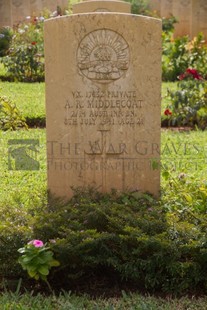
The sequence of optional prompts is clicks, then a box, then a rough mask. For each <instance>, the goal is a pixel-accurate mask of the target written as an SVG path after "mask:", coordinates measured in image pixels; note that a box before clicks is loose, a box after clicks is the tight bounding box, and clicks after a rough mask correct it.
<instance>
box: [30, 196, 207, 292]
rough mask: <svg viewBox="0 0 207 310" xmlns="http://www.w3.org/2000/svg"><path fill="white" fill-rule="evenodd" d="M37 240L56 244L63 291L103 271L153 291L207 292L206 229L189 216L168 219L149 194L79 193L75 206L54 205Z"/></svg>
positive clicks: (38, 225) (42, 218)
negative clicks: (64, 288)
mask: <svg viewBox="0 0 207 310" xmlns="http://www.w3.org/2000/svg"><path fill="white" fill-rule="evenodd" d="M203 225H204V226H205V228H206V224H203ZM34 237H35V238H41V239H42V240H49V239H52V240H54V242H55V243H54V248H53V250H54V251H55V252H56V258H57V259H58V260H59V261H60V263H61V266H60V267H59V269H58V268H57V269H58V270H57V272H56V273H54V275H53V283H57V281H58V279H61V281H60V280H59V282H58V283H59V285H60V286H61V287H66V286H67V287H68V286H69V287H70V283H71V281H75V279H76V281H81V279H82V280H83V278H84V279H85V280H84V281H88V280H89V279H90V278H93V277H96V276H97V277H98V275H100V274H101V273H102V276H107V277H108V278H109V279H114V278H116V279H118V281H120V282H122V283H123V282H125V281H129V282H130V284H131V285H133V287H136V289H143V288H144V289H147V290H148V291H150V292H152V291H164V292H168V293H169V292H171V293H175V294H180V293H181V294H182V293H184V292H185V293H186V292H190V291H196V290H197V291H205V289H206V285H207V279H206V277H204V274H203V270H206V268H207V267H206V258H207V256H206V255H207V243H206V242H205V243H203V240H205V238H206V231H205V232H204V227H203V228H202V230H201V228H200V227H199V225H198V223H197V222H196V221H195V219H194V218H190V217H189V215H188V214H187V215H185V214H184V213H182V217H179V216H177V214H176V213H175V214H174V213H169V215H168V212H167V211H164V210H163V208H162V207H161V206H160V203H159V202H157V201H155V200H153V199H152V197H150V196H148V195H141V196H137V197H136V195H122V196H120V197H116V196H114V197H113V196H104V195H101V194H97V195H95V194H94V192H91V194H90V195H89V192H87V194H83V193H82V194H81V192H79V193H78V195H75V196H74V198H73V199H72V200H71V201H70V202H69V203H62V204H61V203H57V202H52V203H51V204H49V205H48V207H47V209H45V210H44V212H43V213H41V214H40V215H39V216H38V217H37V218H36V220H35V224H34ZM86 279H88V280H86Z"/></svg>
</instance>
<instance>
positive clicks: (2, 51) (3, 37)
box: [0, 27, 12, 57]
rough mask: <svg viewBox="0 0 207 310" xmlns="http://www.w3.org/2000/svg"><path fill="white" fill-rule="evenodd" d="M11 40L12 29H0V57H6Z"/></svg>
mask: <svg viewBox="0 0 207 310" xmlns="http://www.w3.org/2000/svg"><path fill="white" fill-rule="evenodd" d="M11 40H12V29H11V28H10V27H2V28H1V29H0V57H3V56H5V55H6V53H7V51H8V49H9V46H10V43H11Z"/></svg>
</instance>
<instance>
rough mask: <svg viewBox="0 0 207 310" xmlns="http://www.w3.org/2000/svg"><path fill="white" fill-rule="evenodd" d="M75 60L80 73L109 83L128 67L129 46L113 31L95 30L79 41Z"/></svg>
mask: <svg viewBox="0 0 207 310" xmlns="http://www.w3.org/2000/svg"><path fill="white" fill-rule="evenodd" d="M77 62H78V67H79V70H80V73H81V74H82V75H84V76H85V77H87V78H88V79H90V80H92V81H94V82H97V83H111V82H113V81H115V80H118V79H119V78H121V77H122V76H123V75H124V74H125V72H126V71H127V69H128V67H129V46H128V44H127V42H126V41H125V39H124V38H123V37H122V36H121V35H120V34H118V33H117V32H115V31H112V30H109V29H100V30H95V31H93V32H91V33H89V34H88V35H86V36H85V37H84V38H83V40H82V41H81V42H80V45H79V47H78V51H77Z"/></svg>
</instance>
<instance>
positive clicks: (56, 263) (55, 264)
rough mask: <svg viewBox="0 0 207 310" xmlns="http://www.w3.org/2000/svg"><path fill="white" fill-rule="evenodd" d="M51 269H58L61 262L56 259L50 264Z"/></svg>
mask: <svg viewBox="0 0 207 310" xmlns="http://www.w3.org/2000/svg"><path fill="white" fill-rule="evenodd" d="M49 264H50V266H51V267H58V266H60V262H59V261H58V260H56V259H53V260H52V261H51V262H49Z"/></svg>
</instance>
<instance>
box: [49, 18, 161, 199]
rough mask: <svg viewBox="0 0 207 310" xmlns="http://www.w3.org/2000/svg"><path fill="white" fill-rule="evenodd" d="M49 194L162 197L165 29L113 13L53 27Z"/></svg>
mask: <svg viewBox="0 0 207 310" xmlns="http://www.w3.org/2000/svg"><path fill="white" fill-rule="evenodd" d="M45 54H46V115H47V157H48V188H49V190H50V191H51V193H52V194H55V195H57V196H61V197H67V198H70V197H71V196H72V193H73V191H72V189H71V188H72V187H73V188H76V187H87V186H93V187H95V188H96V189H98V190H99V191H102V192H110V191H111V189H112V188H114V189H116V190H118V191H143V192H146V191H148V192H151V193H152V194H154V195H157V196H158V195H159V190H160V169H159V158H160V155H159V150H160V100H161V96H160V91H161V90H160V89H161V21H160V20H158V19H154V18H149V17H143V16H137V15H131V14H123V13H111V12H96V13H88V14H74V15H71V16H66V17H59V18H55V19H51V20H48V21H46V22H45Z"/></svg>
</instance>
